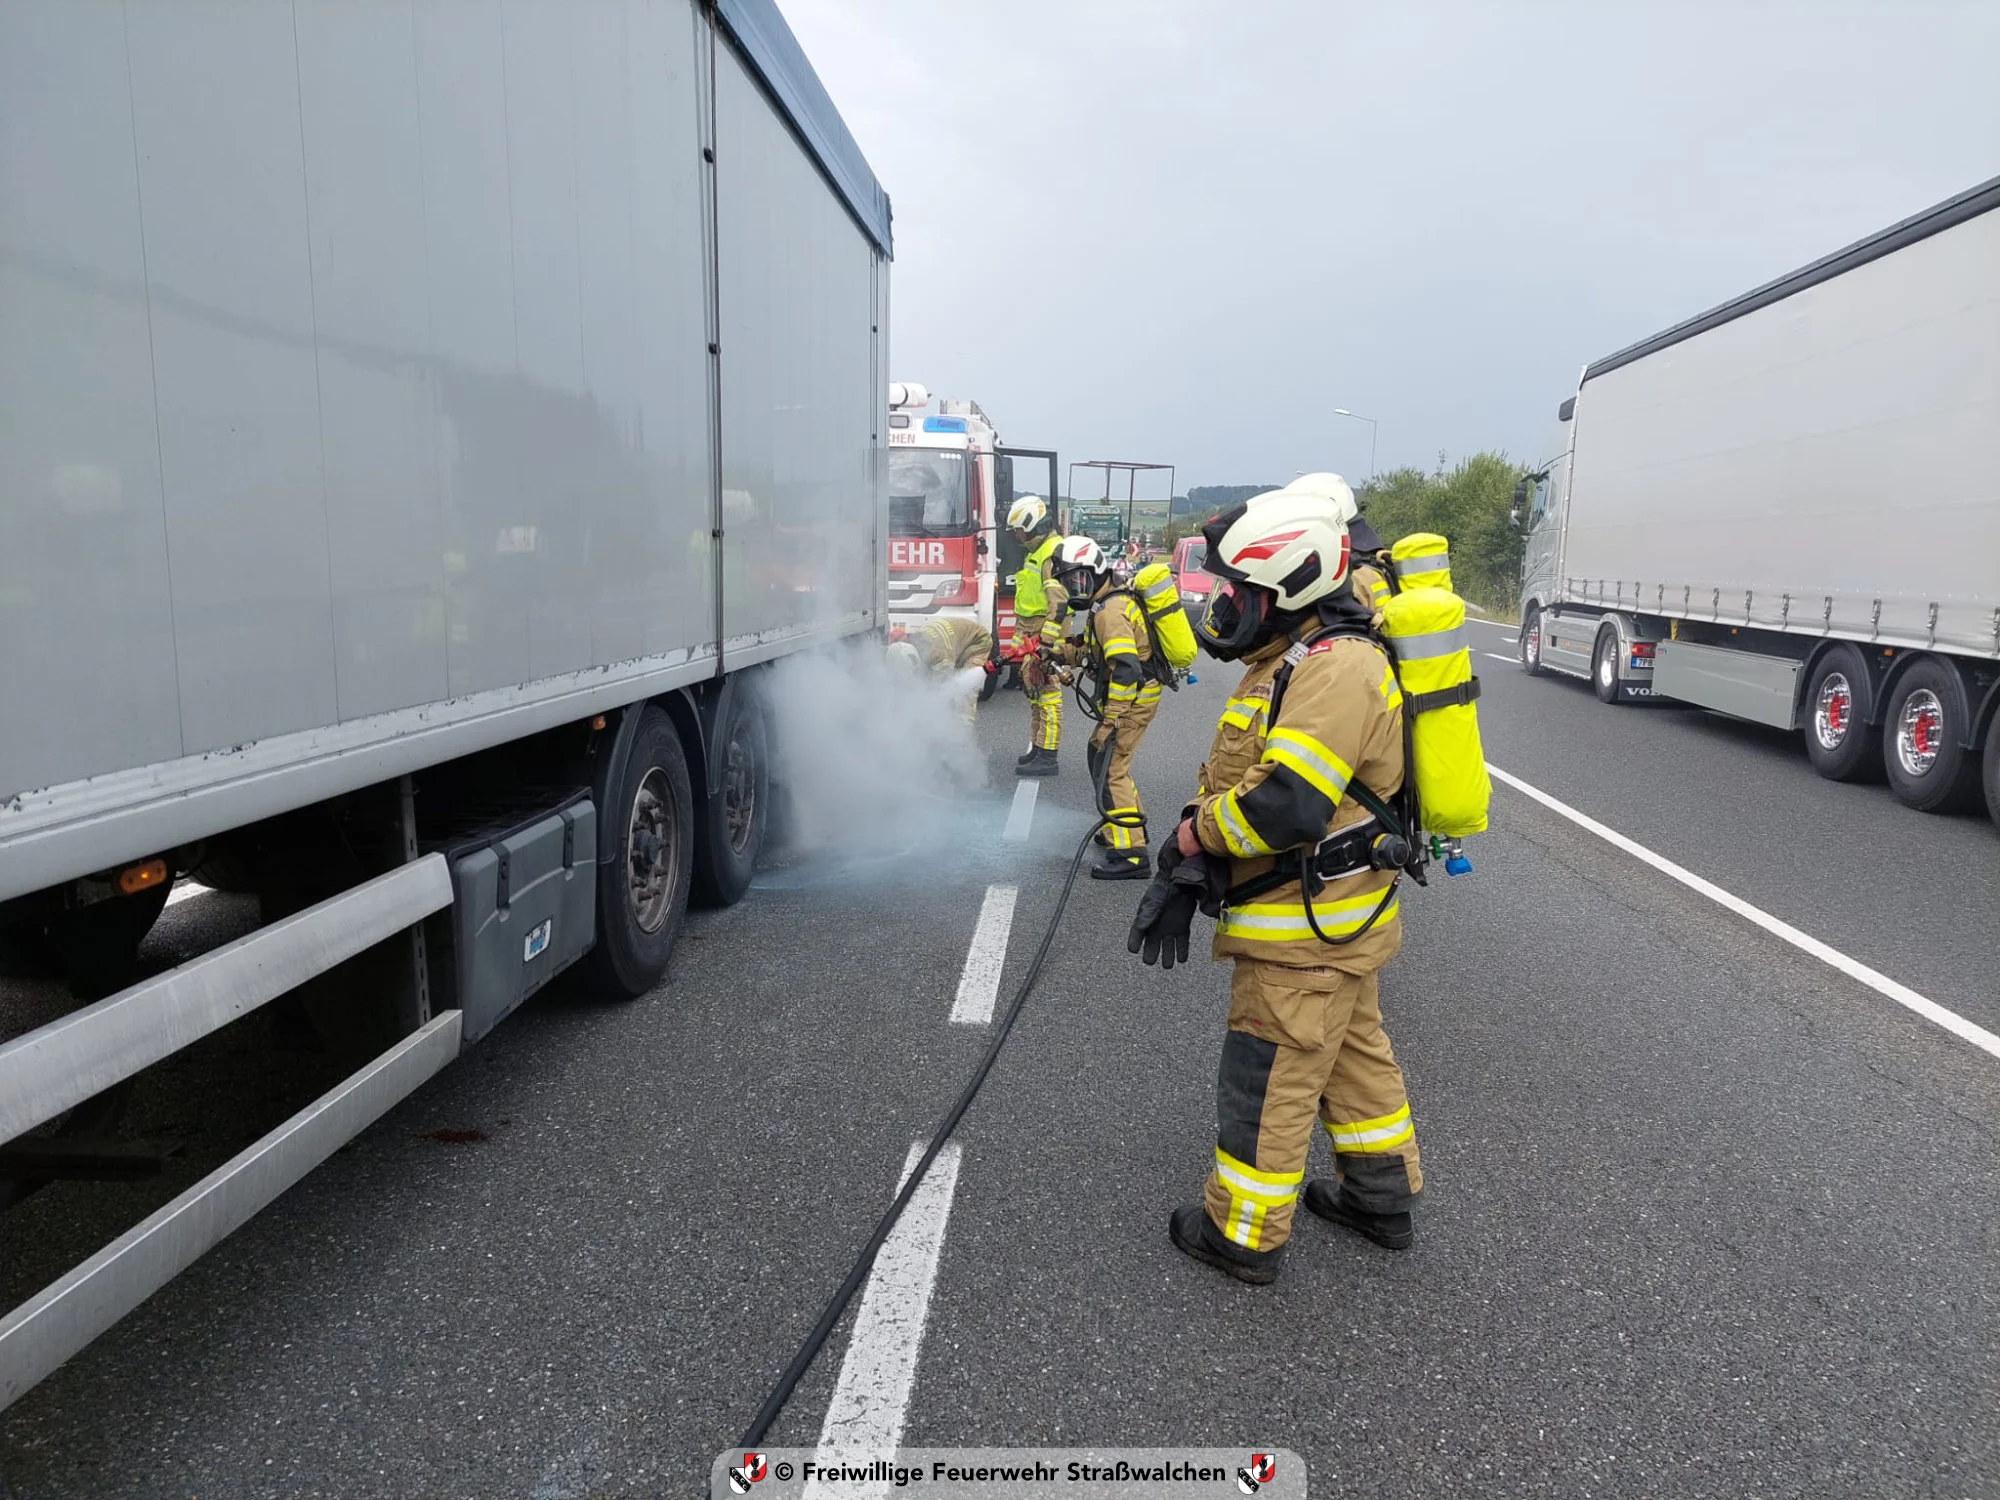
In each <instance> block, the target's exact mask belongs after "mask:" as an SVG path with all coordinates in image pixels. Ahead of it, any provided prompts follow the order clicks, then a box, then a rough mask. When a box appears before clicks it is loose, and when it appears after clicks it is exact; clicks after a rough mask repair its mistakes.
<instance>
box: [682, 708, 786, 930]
mask: <svg viewBox="0 0 2000 1500" xmlns="http://www.w3.org/2000/svg"><path fill="white" fill-rule="evenodd" d="M710 754H711V755H712V756H713V757H714V764H713V765H712V766H711V768H710V770H711V774H712V775H713V777H714V779H715V782H716V789H715V792H714V794H713V795H711V796H708V797H704V798H703V799H702V818H701V823H700V827H699V828H698V830H697V832H696V837H695V841H694V899H695V900H696V901H698V902H700V903H701V904H702V905H703V906H734V905H735V904H736V903H737V902H738V901H741V900H742V899H743V893H744V892H745V891H747V890H749V889H750V877H751V876H752V875H753V874H755V873H756V869H757V856H758V855H759V854H760V853H762V852H763V848H764V838H765V834H766V832H767V830H768V829H769V827H770V822H771V735H770V728H769V726H768V725H767V724H766V722H765V717H764V705H763V703H762V702H761V701H759V699H758V695H757V692H756V689H754V688H753V687H751V686H750V685H749V684H748V683H747V682H745V681H744V680H743V679H742V678H736V679H733V680H732V681H731V682H730V683H729V684H728V685H727V686H726V687H725V688H724V689H723V694H722V704H721V707H720V708H719V709H718V711H717V713H716V716H715V734H714V739H713V740H712V742H711V747H710Z"/></svg>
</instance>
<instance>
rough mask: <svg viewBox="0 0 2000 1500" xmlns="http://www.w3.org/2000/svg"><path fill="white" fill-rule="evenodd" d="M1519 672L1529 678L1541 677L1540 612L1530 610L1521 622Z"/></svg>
mask: <svg viewBox="0 0 2000 1500" xmlns="http://www.w3.org/2000/svg"><path fill="white" fill-rule="evenodd" d="M1521 670H1522V671H1523V672H1526V673H1527V674H1528V675H1529V676H1530V677H1540V676H1541V675H1542V612H1541V611H1540V610H1539V609H1531V610H1529V611H1528V613H1527V614H1526V616H1525V617H1523V619H1522V621H1521Z"/></svg>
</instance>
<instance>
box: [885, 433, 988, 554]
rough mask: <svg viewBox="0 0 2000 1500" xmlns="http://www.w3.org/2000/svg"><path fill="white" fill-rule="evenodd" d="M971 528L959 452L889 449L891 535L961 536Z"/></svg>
mask: <svg viewBox="0 0 2000 1500" xmlns="http://www.w3.org/2000/svg"><path fill="white" fill-rule="evenodd" d="M971 529H972V522H971V516H970V510H969V507H968V506H967V505H966V495H965V455H964V454H963V453H953V452H950V451H948V450H944V449H938V448H891V449H890V450H889V534H890V535H891V536H963V535H964V534H965V533H966V532H968V531H970V530H971Z"/></svg>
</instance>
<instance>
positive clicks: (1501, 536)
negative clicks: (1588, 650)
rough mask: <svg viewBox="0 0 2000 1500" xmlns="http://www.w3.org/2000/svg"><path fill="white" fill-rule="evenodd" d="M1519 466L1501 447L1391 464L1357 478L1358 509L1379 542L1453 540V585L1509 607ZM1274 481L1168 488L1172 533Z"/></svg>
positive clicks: (1517, 568)
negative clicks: (1429, 464)
mask: <svg viewBox="0 0 2000 1500" xmlns="http://www.w3.org/2000/svg"><path fill="white" fill-rule="evenodd" d="M1522 472H1523V471H1522V469H1521V466H1520V465H1519V464H1517V463H1515V462H1514V461H1513V460H1512V459H1510V458H1508V457H1507V455H1506V454H1504V453H1475V454H1473V455H1472V456H1471V457H1470V458H1465V459H1461V460H1460V461H1459V462H1458V463H1457V464H1456V465H1452V466H1449V467H1447V460H1446V458H1445V455H1444V454H1442V453H1440V454H1439V455H1438V463H1437V468H1436V469H1435V470H1434V471H1433V472H1431V473H1429V474H1426V473H1425V472H1424V471H1423V470H1421V469H1417V468H1405V469H1391V470H1390V471H1389V472H1388V473H1386V474H1378V475H1377V476H1376V477H1375V478H1374V480H1373V481H1372V482H1369V483H1365V484H1359V485H1356V486H1355V489H1354V498H1355V499H1356V500H1357V501H1359V502H1360V505H1361V514H1362V515H1363V516H1365V517H1366V518H1367V520H1368V524H1369V525H1370V526H1372V527H1374V528H1375V534H1376V535H1377V536H1379V537H1381V538H1382V541H1383V543H1384V544H1385V545H1388V544H1393V543H1395V542H1396V541H1397V540H1398V539H1400V538H1402V537H1405V536H1408V535H1410V534H1411V533H1412V532H1417V531H1433V532H1436V533H1438V534H1439V535H1440V536H1443V537H1444V538H1446V539H1447V540H1448V541H1449V542H1450V543H1451V577H1452V586H1453V587H1454V588H1456V589H1457V590H1458V592H1459V593H1460V594H1461V595H1463V596H1464V597H1465V598H1466V599H1468V600H1470V601H1471V602H1472V603H1474V604H1476V605H1478V606H1480V608H1482V609H1485V610H1487V611H1489V612H1491V613H1494V614H1498V615H1502V616H1506V615H1511V614H1512V613H1513V612H1514V610H1515V608H1516V607H1517V605H1518V604H1519V602H1520V597H1521V545H1522V542H1523V540H1524V539H1525V537H1526V535H1527V531H1526V527H1525V526H1523V525H1521V524H1517V523H1516V522H1515V521H1514V519H1513V514H1512V513H1513V509H1514V486H1515V485H1516V484H1518V483H1519V482H1520V479H1521V475H1522ZM1279 487H1280V486H1279V485H1276V484H1208V485H1195V486H1193V487H1192V488H1190V489H1189V490H1188V492H1187V493H1186V494H1185V495H1176V496H1174V502H1173V524H1172V526H1170V527H1169V528H1168V536H1169V538H1170V539H1178V538H1180V537H1183V536H1191V535H1193V534H1194V533H1195V532H1198V531H1200V530H1201V527H1202V523H1203V522H1204V521H1206V520H1207V519H1208V518H1209V517H1210V516H1212V515H1215V514H1216V513H1217V512H1219V511H1223V510H1227V509H1228V508H1229V507H1230V506H1232V505H1236V504H1239V503H1241V502H1242V501H1244V500H1247V499H1249V498H1250V497H1251V496H1252V495H1261V494H1262V493H1264V491H1266V490H1273V489H1277V488H1279Z"/></svg>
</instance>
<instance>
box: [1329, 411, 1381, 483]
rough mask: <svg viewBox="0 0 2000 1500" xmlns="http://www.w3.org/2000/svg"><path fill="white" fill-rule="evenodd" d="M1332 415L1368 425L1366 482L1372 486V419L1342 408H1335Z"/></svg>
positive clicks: (1373, 433) (1373, 450)
mask: <svg viewBox="0 0 2000 1500" xmlns="http://www.w3.org/2000/svg"><path fill="white" fill-rule="evenodd" d="M1333 414H1334V415H1335V416H1336V417H1351V418H1353V419H1354V420H1355V421H1357V422H1366V423H1367V424H1368V482H1369V483H1370V484H1373V483H1374V482H1375V419H1374V418H1373V417H1364V416H1362V415H1361V413H1360V412H1358V411H1349V410H1348V409H1347V408H1346V407H1344V406H1336V407H1335V408H1334V409H1333Z"/></svg>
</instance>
